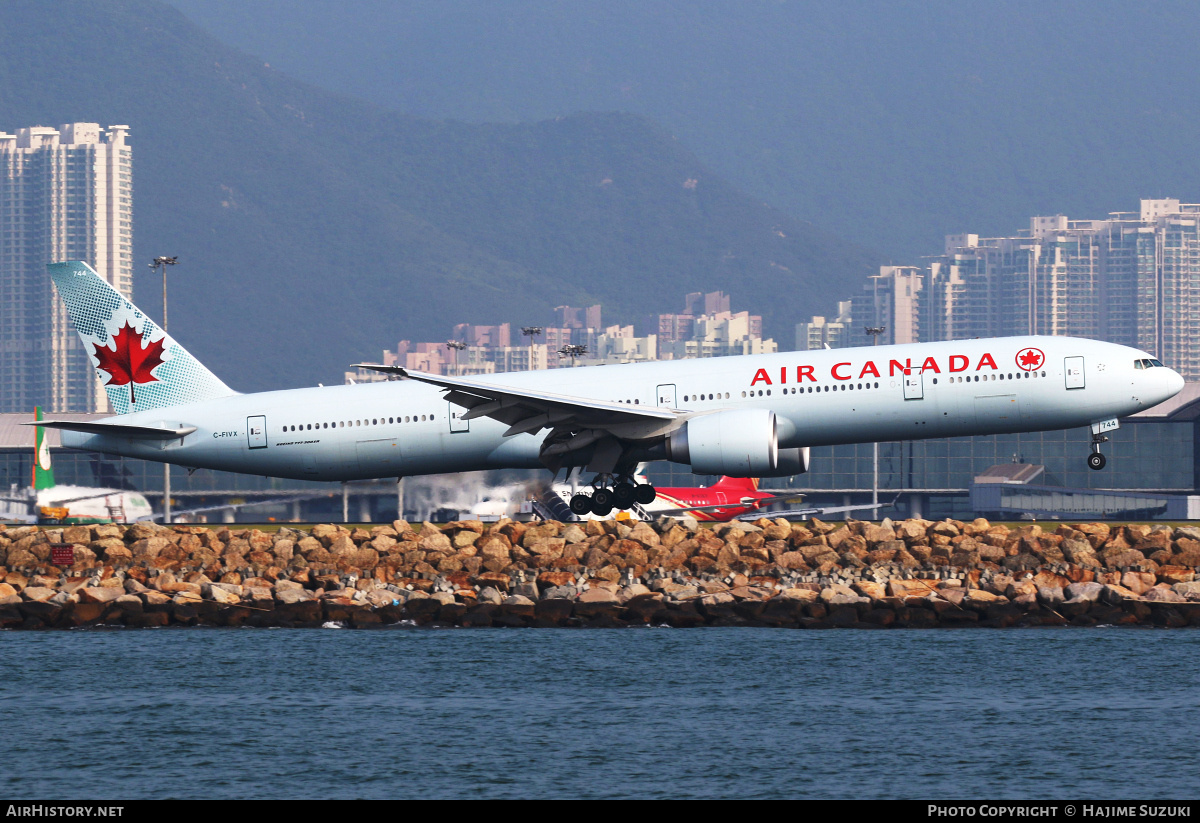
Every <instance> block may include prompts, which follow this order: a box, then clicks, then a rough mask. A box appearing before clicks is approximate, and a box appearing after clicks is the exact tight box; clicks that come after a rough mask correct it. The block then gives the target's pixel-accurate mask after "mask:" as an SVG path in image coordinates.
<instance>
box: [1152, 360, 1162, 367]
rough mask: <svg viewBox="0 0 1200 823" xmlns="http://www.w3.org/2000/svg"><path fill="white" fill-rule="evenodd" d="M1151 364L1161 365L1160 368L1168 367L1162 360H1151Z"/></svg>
mask: <svg viewBox="0 0 1200 823" xmlns="http://www.w3.org/2000/svg"><path fill="white" fill-rule="evenodd" d="M1150 365H1151V366H1158V367H1160V368H1166V367H1165V366H1163V364H1162V361H1161V360H1151V361H1150Z"/></svg>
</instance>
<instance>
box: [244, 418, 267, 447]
mask: <svg viewBox="0 0 1200 823" xmlns="http://www.w3.org/2000/svg"><path fill="white" fill-rule="evenodd" d="M246 444H247V445H248V446H249V447H250V448H252V449H265V448H266V447H267V418H266V416H265V415H261V414H260V415H257V416H255V417H247V418H246Z"/></svg>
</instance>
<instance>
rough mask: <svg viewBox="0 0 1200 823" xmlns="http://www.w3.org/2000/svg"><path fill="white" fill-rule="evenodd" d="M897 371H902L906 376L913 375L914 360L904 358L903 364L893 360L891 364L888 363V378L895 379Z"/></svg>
mask: <svg viewBox="0 0 1200 823" xmlns="http://www.w3.org/2000/svg"><path fill="white" fill-rule="evenodd" d="M896 369H899V370H900V371H902V372H904V373H905V374H912V358H911V357H906V358H904V362H903V363H901V362H900V361H899V360H892V361H891V362H889V363H888V377H895V376H896Z"/></svg>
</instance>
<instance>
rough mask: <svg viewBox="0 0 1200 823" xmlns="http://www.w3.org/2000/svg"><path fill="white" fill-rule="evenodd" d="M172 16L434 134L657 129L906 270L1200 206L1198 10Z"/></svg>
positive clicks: (241, 7) (475, 7) (1097, 6)
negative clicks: (1147, 200) (1169, 199)
mask: <svg viewBox="0 0 1200 823" xmlns="http://www.w3.org/2000/svg"><path fill="white" fill-rule="evenodd" d="M171 2H173V4H174V5H175V6H176V7H178V8H180V9H182V10H183V11H184V12H186V13H187V14H188V15H189V16H191V17H192V18H193V19H194V20H195V21H197V22H199V23H201V24H202V25H204V26H206V27H207V28H209V29H210V30H211V31H213V32H214V33H215V34H217V35H218V36H219V37H220V38H222V39H223V40H225V41H227V42H229V43H231V44H233V45H236V46H238V47H240V48H242V49H244V50H246V51H248V52H250V53H252V54H256V55H258V56H261V57H262V58H263V59H264V60H266V61H268V62H270V63H271V65H272V66H274V67H276V68H279V69H281V70H283V71H286V72H288V73H290V74H293V75H295V76H298V77H300V78H302V79H305V80H308V81H310V82H313V83H317V84H319V85H322V86H325V87H328V88H332V89H335V90H339V91H342V92H345V93H349V94H354V95H357V96H360V97H363V98H366V99H368V100H372V101H374V102H377V103H379V104H381V105H385V106H389V107H393V108H398V109H402V110H405V111H408V112H411V113H414V114H418V115H422V116H427V117H434V118H458V119H467V120H479V121H484V120H524V119H538V118H548V117H554V116H557V115H561V114H565V113H569V112H572V111H578V110H624V111H632V112H636V113H640V114H644V115H646V116H649V117H652V118H654V119H656V120H658V121H659V122H661V123H663V124H665V125H666V126H667V127H668V128H669V129H671V130H672V131H673V132H674V133H675V134H676V135H677V136H678V137H679V138H680V139H682V140H683V141H684V142H685V143H686V144H687V145H688V146H689V147H690V148H692V149H693V150H695V151H696V152H697V153H698V154H699V155H700V157H701V158H702V159H703V160H704V161H705V162H706V163H708V164H710V165H711V166H712V167H714V168H715V169H716V170H718V171H720V172H722V173H724V174H726V175H727V176H729V177H730V178H731V179H733V180H734V181H736V182H737V183H739V184H740V185H742V186H743V187H744V188H746V189H747V190H749V191H751V192H752V193H755V194H757V195H759V196H761V197H763V198H764V199H765V200H768V201H770V202H771V203H772V204H775V205H779V206H781V207H783V208H785V209H787V210H788V211H790V212H791V213H792V214H794V215H796V216H798V217H801V218H804V219H808V220H811V221H813V222H814V223H817V224H818V225H821V226H824V227H826V228H829V229H831V230H833V231H835V232H838V233H840V234H842V235H843V236H847V237H853V238H854V239H856V240H857V241H858V242H860V243H863V244H865V245H869V246H872V247H874V248H876V249H879V250H880V251H882V252H884V253H885V254H886V255H889V256H891V255H894V256H895V258H896V260H895V262H916V261H915V260H914V259H912V258H914V257H915V256H917V255H920V254H930V253H935V252H937V251H938V250H939V248H940V245H941V237H942V235H943V234H946V233H952V232H962V231H975V232H979V233H982V234H994V233H1011V232H1015V231H1016V230H1018V229H1020V228H1022V227H1024V226H1026V225H1027V221H1028V217H1029V216H1030V215H1032V214H1041V213H1059V212H1065V213H1068V214H1070V215H1072V216H1078V217H1087V216H1095V217H1100V216H1104V215H1105V214H1106V213H1107V212H1109V211H1113V210H1118V209H1129V208H1134V207H1135V206H1136V200H1137V198H1138V197H1140V196H1178V197H1181V198H1183V199H1184V200H1197V199H1200V173H1198V171H1197V169H1196V164H1195V163H1194V161H1193V159H1192V158H1193V157H1194V151H1193V141H1194V135H1195V134H1196V133H1197V132H1198V131H1200V123H1197V119H1198V113H1200V93H1198V92H1200V89H1198V84H1197V79H1196V78H1197V77H1200V58H1198V56H1197V50H1196V49H1195V47H1194V41H1195V35H1196V32H1197V30H1198V28H1200V27H1198V26H1197V23H1196V13H1197V6H1196V5H1195V4H1194V3H1191V2H1178V1H1170V2H1156V3H1151V4H1132V3H1121V2H1101V0H1087V1H1086V2H1083V1H1082V0H1080V1H1079V2H1047V1H1046V0H1038V1H1037V2H1035V1H1034V0H1028V1H1027V0H1021V2H993V1H992V0H989V1H988V2H963V0H920V1H919V2H891V3H882V2H852V1H850V0H841V1H840V2H838V3H833V4H831V3H827V2H736V3H734V2H653V3H647V2H642V0H606V2H531V0H510V1H509V2H494V0H451V1H449V2H447V0H437V1H436V2H434V1H433V0H419V1H417V0H407V1H406V2H398V1H395V0H394V1H392V2H378V0H356V2H353V3H344V2H334V1H333V0H305V2H302V3H295V2H291V1H290V0H171Z"/></svg>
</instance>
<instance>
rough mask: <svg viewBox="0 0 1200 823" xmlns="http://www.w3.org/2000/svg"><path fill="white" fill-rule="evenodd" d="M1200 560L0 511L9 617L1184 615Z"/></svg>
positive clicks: (1188, 543) (140, 623)
mask: <svg viewBox="0 0 1200 823" xmlns="http://www.w3.org/2000/svg"><path fill="white" fill-rule="evenodd" d="M56 548H57V551H56V550H55V549H56ZM68 552H69V554H68ZM64 555H65V557H64ZM67 557H69V558H71V559H73V562H72V563H70V564H67V563H66V562H65V560H66V559H67ZM55 559H57V560H58V561H59V562H60V563H61V564H62V565H55V564H54V563H53V562H52V561H53V560H55ZM1198 567H1200V529H1195V528H1187V527H1184V528H1172V527H1169V526H1165V525H1155V526H1150V525H1140V524H1131V525H1109V524H1103V523H1085V524H1078V525H1060V526H1058V527H1057V528H1056V529H1054V530H1053V531H1046V530H1044V529H1043V527H1041V526H1038V525H1027V526H1021V527H1018V528H1010V527H1006V526H1002V525H993V524H990V523H988V522H987V521H986V520H982V519H980V520H975V521H972V522H969V523H968V522H959V521H953V520H944V521H941V522H930V521H925V520H904V521H898V522H892V521H890V520H884V521H883V522H882V523H880V524H874V523H868V522H860V521H850V522H845V523H824V522H821V521H819V520H810V521H808V522H806V523H790V522H787V521H785V520H769V519H766V518H764V519H761V520H759V521H757V522H756V523H752V524H751V523H729V524H722V525H719V526H717V527H715V528H712V529H708V528H700V527H699V526H698V525H697V524H696V523H695V522H694V521H682V522H681V521H675V520H667V519H663V520H660V521H658V522H656V523H638V522H619V521H603V522H602V521H592V522H587V523H568V524H563V523H554V522H550V523H536V524H531V523H518V522H513V521H509V520H502V521H500V522H498V523H492V524H485V523H481V522H478V521H462V522H456V523H449V524H446V525H444V526H436V525H433V524H431V523H424V524H409V523H407V522H404V521H396V522H394V523H392V524H391V525H386V526H376V527H374V528H371V529H365V528H356V529H346V528H343V527H341V526H336V525H317V526H314V527H313V528H312V529H305V530H297V529H291V528H281V529H279V531H278V532H275V533H268V532H264V531H259V530H255V529H230V528H208V527H202V526H175V527H173V528H164V527H162V526H156V525H150V524H136V525H132V526H117V525H95V526H70V527H65V528H54V529H51V528H39V527H31V526H24V527H18V528H13V527H8V528H4V527H2V526H0V581H2V582H0V627H3V628H8V629H41V628H73V627H81V626H93V625H105V626H113V625H121V626H132V627H152V626H174V625H182V626H192V625H197V624H204V625H220V626H239V625H251V626H313V627H316V626H322V625H326V624H329V623H330V622H335V623H338V624H341V625H345V626H354V627H370V626H379V625H384V624H395V623H399V622H401V621H407V622H408V624H410V625H412V624H416V625H427V624H433V623H438V624H444V625H456V626H512V627H518V626H544V627H549V626H630V625H646V624H653V625H668V626H675V627H690V626H704V625H709V626H712V625H717V626H741V625H746V626H781V627H797V628H832V627H856V628H888V627H891V628H903V627H914V628H915V627H936V626H990V627H1004V626H1022V625H1065V624H1070V625H1078V626H1089V625H1096V624H1117V625H1134V624H1149V625H1157V626H1171V627H1182V626H1188V625H1200V582H1197V581H1196V574H1197V568H1198Z"/></svg>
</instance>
